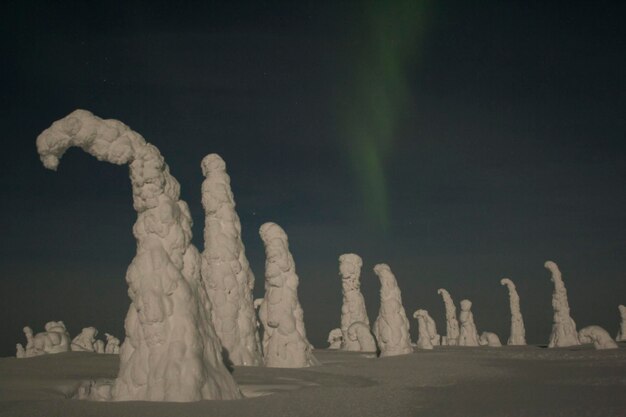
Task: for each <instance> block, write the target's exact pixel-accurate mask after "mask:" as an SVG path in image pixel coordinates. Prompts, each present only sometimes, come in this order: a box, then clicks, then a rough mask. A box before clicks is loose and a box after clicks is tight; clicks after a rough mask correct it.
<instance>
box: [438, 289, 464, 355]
mask: <svg viewBox="0 0 626 417" xmlns="http://www.w3.org/2000/svg"><path fill="white" fill-rule="evenodd" d="M437 293H438V294H439V295H441V297H442V298H443V303H444V305H445V307H446V337H445V343H444V341H443V340H442V343H441V344H442V345H448V346H456V345H457V344H458V341H459V322H458V321H457V319H456V307H455V305H454V301H452V297H450V293H449V292H448V291H447V290H445V289H443V288H439V289H438V290H437Z"/></svg>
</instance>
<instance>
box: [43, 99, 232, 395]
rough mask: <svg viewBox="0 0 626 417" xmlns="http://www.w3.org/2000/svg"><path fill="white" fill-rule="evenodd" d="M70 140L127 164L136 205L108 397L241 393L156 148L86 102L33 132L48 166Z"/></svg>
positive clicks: (185, 216)
mask: <svg viewBox="0 0 626 417" xmlns="http://www.w3.org/2000/svg"><path fill="white" fill-rule="evenodd" d="M72 146H76V147H80V148H82V149H83V150H84V151H85V152H87V153H89V154H91V155H93V156H95V157H96V158H97V159H98V160H101V161H107V162H111V163H113V164H117V165H122V164H128V165H129V170H130V179H131V184H132V192H133V206H134V208H135V210H136V211H137V221H136V222H135V225H134V227H133V234H134V235H135V238H136V240H137V253H136V256H135V258H134V259H133V260H132V262H131V264H130V266H129V267H128V270H127V273H126V282H127V283H128V286H129V288H128V294H129V296H130V298H131V305H130V307H129V309H128V313H127V316H126V320H125V329H126V339H125V340H124V343H123V344H122V346H121V348H120V370H119V373H118V377H117V379H116V380H115V382H114V385H113V387H112V390H111V397H112V399H114V400H128V401H130V400H145V401H198V400H202V399H234V398H240V397H241V392H240V391H239V389H238V387H237V385H236V383H235V381H234V379H233V378H232V376H231V375H230V373H229V372H228V370H227V369H226V367H225V366H224V363H223V362H222V355H221V350H222V348H221V345H220V342H219V339H218V337H217V336H216V334H215V330H214V329H213V324H212V323H211V306H210V302H209V299H208V296H207V294H206V290H205V288H204V286H203V285H202V279H201V277H200V259H201V258H200V253H199V252H198V250H197V249H196V248H195V247H194V246H193V245H192V244H191V223H192V222H191V216H190V214H189V209H188V207H187V204H186V203H185V202H184V201H182V200H181V199H180V186H179V184H178V182H177V181H176V179H175V178H174V177H172V175H170V172H169V167H168V166H167V164H166V163H165V161H164V159H163V157H162V156H161V154H160V152H159V150H158V149H157V148H156V147H155V146H153V145H151V144H149V143H147V142H146V141H145V139H144V138H143V137H142V136H141V135H139V134H138V133H136V132H134V131H132V130H131V129H130V128H129V127H128V126H126V125H124V124H123V123H122V122H120V121H117V120H112V119H111V120H103V119H101V118H99V117H97V116H94V115H93V114H91V113H90V112H88V111H85V110H76V111H74V112H73V113H71V114H70V115H68V116H67V117H65V118H63V119H61V120H58V121H56V122H54V123H53V124H52V126H51V127H50V128H48V129H46V130H45V131H44V132H42V133H41V134H40V135H39V137H38V138H37V150H38V152H39V156H40V159H41V161H42V162H43V164H44V166H45V167H46V168H49V169H52V170H56V169H57V167H58V165H59V159H60V158H61V157H62V156H63V154H64V153H65V151H66V150H67V149H68V148H70V147H72Z"/></svg>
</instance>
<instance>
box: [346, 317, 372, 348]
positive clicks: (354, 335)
mask: <svg viewBox="0 0 626 417" xmlns="http://www.w3.org/2000/svg"><path fill="white" fill-rule="evenodd" d="M347 337H348V339H350V343H355V344H358V347H359V349H358V351H359V352H376V351H377V348H376V340H375V339H374V335H373V334H372V331H371V330H370V326H369V325H367V324H365V323H363V322H362V321H355V322H354V323H352V324H351V325H350V327H348V334H347Z"/></svg>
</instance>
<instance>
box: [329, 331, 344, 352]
mask: <svg viewBox="0 0 626 417" xmlns="http://www.w3.org/2000/svg"><path fill="white" fill-rule="evenodd" d="M342 340H343V333H342V331H341V329H340V328H339V327H337V328H336V329H332V330H331V331H330V332H329V333H328V349H340V348H341V342H342Z"/></svg>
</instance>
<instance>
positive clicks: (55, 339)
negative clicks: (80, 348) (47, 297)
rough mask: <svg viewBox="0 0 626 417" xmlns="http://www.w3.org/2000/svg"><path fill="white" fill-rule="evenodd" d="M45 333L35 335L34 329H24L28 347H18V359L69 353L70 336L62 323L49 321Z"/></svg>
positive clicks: (19, 345)
mask: <svg viewBox="0 0 626 417" xmlns="http://www.w3.org/2000/svg"><path fill="white" fill-rule="evenodd" d="M44 328H45V330H46V331H45V332H41V333H37V334H33V329H31V328H30V327H28V326H26V327H24V335H25V336H26V347H24V346H22V344H21V343H18V344H17V345H16V349H17V352H16V354H15V356H16V357H17V358H20V359H21V358H32V357H33V356H40V355H45V354H51V353H61V352H68V351H69V350H70V334H69V333H68V332H67V330H66V329H65V324H64V323H63V322H62V321H49V322H48V323H46V325H45V326H44Z"/></svg>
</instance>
